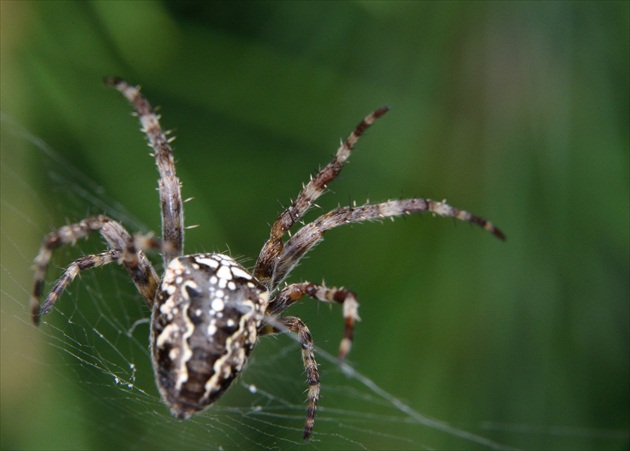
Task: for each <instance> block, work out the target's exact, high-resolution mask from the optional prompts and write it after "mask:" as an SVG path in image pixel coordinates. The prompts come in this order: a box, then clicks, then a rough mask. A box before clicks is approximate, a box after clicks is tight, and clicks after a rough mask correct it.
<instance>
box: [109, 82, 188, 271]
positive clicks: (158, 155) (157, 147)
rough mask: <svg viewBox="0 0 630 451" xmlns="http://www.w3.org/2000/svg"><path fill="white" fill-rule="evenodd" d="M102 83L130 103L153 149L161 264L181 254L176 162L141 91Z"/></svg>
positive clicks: (181, 215)
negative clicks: (160, 215) (158, 208)
mask: <svg viewBox="0 0 630 451" xmlns="http://www.w3.org/2000/svg"><path fill="white" fill-rule="evenodd" d="M105 84H106V85H109V86H113V87H115V88H116V89H117V90H118V91H120V92H121V93H122V94H123V95H124V96H125V97H126V98H127V100H128V101H129V102H130V103H131V105H132V106H133V108H134V109H135V111H136V113H137V114H138V117H139V119H140V124H141V126H142V129H141V130H142V132H143V133H145V134H146V136H147V139H148V141H149V146H150V147H151V148H152V149H153V155H154V156H155V162H156V165H157V168H158V172H159V173H160V180H159V182H158V185H159V192H160V202H161V211H162V242H163V243H164V250H163V257H164V265H165V266H166V265H168V263H169V262H170V261H171V260H172V259H173V258H176V257H179V256H181V255H182V254H183V249H184V209H183V203H182V195H181V184H180V182H179V178H177V175H175V161H174V159H173V150H172V149H171V146H170V144H169V143H170V142H171V141H172V140H173V139H174V138H170V139H169V138H167V137H166V133H164V132H163V131H162V128H161V127H160V116H159V115H157V114H155V113H154V112H153V109H152V108H151V104H150V103H149V101H148V100H147V99H146V98H145V97H144V96H143V95H142V94H141V93H140V88H139V87H136V86H130V85H129V84H128V83H127V82H126V81H124V80H122V79H120V78H118V77H107V78H105Z"/></svg>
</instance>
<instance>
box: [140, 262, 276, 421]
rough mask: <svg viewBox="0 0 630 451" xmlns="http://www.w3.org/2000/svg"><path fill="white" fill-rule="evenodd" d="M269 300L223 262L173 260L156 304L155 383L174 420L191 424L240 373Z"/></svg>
mask: <svg viewBox="0 0 630 451" xmlns="http://www.w3.org/2000/svg"><path fill="white" fill-rule="evenodd" d="M268 297H269V293H268V291H267V290H266V288H265V287H264V286H263V285H262V284H260V283H259V282H258V281H257V280H256V279H254V278H253V277H252V276H251V275H250V274H249V273H248V272H247V271H246V270H245V269H244V268H243V267H242V266H241V265H239V264H238V263H236V261H234V260H233V259H232V258H231V257H229V256H226V255H221V254H195V255H188V256H184V257H179V258H176V259H173V260H172V261H171V262H170V263H169V265H168V267H167V268H166V271H165V273H164V278H163V279H162V282H161V284H160V288H159V291H158V293H157V296H156V299H155V303H154V305H153V319H152V322H151V323H152V327H151V347H152V356H153V367H154V371H155V378H156V382H157V385H158V388H159V390H160V393H161V395H162V398H163V399H164V401H165V402H166V404H167V405H168V407H169V408H170V409H171V412H172V413H173V415H175V416H176V417H179V418H188V417H190V416H191V415H192V414H194V413H195V412H198V411H200V410H203V409H205V408H206V407H208V406H209V405H210V404H212V403H213V402H214V401H216V400H217V399H218V398H219V397H220V396H221V395H222V394H223V393H224V392H225V390H226V389H227V388H228V386H229V385H230V384H231V382H232V381H233V380H234V378H235V377H236V376H237V375H238V373H239V372H240V371H241V369H242V368H243V366H244V365H245V362H246V361H247V357H248V356H249V353H250V351H251V350H252V348H253V346H254V344H255V343H256V338H257V329H258V327H259V326H260V323H261V321H262V319H263V317H264V313H265V309H266V308H267V302H268Z"/></svg>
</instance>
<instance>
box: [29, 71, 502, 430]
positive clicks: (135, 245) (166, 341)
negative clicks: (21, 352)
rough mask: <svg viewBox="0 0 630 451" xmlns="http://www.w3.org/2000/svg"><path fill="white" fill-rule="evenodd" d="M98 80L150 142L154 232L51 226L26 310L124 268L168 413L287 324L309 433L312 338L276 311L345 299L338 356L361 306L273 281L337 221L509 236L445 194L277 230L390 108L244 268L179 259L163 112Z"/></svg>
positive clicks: (345, 147) (113, 225)
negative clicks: (139, 304)
mask: <svg viewBox="0 0 630 451" xmlns="http://www.w3.org/2000/svg"><path fill="white" fill-rule="evenodd" d="M105 83H106V84H107V85H110V86H113V87H115V88H116V89H117V90H118V91H120V92H121V93H122V94H123V95H124V96H125V97H126V98H127V100H129V102H130V103H131V104H132V106H133V108H134V110H135V112H136V113H137V115H138V118H139V120H140V124H141V126H142V131H143V132H144V133H145V134H146V136H147V139H148V141H149V146H150V147H151V148H152V150H153V156H154V157H155V161H156V166H157V168H158V172H159V175H160V177H159V180H158V188H159V194H160V202H161V213H162V238H161V240H155V239H152V238H151V237H149V236H143V235H136V236H132V235H130V234H129V232H127V231H126V230H125V228H124V227H123V226H122V225H121V224H119V223H118V222H116V221H113V220H112V219H110V218H108V217H106V216H103V215H98V216H92V217H89V218H85V219H83V220H81V221H79V222H77V223H74V224H70V225H67V226H63V227H61V228H59V229H58V230H56V231H54V232H51V233H49V234H48V235H47V236H46V237H45V238H44V241H43V243H42V245H41V247H40V250H39V253H38V255H37V257H36V258H35V280H34V286H33V294H32V297H31V316H32V319H33V322H34V323H35V324H38V323H39V320H40V318H41V316H42V315H44V314H46V313H47V312H48V311H50V310H51V309H52V307H53V305H54V303H55V301H56V300H57V299H58V298H59V296H60V295H61V294H62V293H63V291H64V289H65V288H66V287H67V286H68V285H69V284H70V283H71V282H72V281H73V280H74V279H75V278H76V276H77V275H78V274H79V273H80V272H81V271H83V270H86V269H90V268H94V267H98V266H103V265H107V264H110V263H118V264H120V265H121V266H123V267H124V268H125V270H126V271H127V272H128V274H129V276H130V278H131V280H132V281H133V283H134V284H135V285H136V288H137V289H138V291H139V292H140V294H141V295H142V297H143V298H144V300H145V301H146V303H147V305H148V306H149V307H150V308H151V309H152V317H151V349H152V363H153V368H154V372H155V378H156V383H157V386H158V389H159V391H160V394H161V395H162V398H163V399H164V401H165V403H166V404H167V405H168V407H169V408H170V410H171V412H172V413H173V415H175V416H176V417H179V418H183V419H185V418H188V417H190V415H192V414H194V413H195V412H198V411H201V410H203V409H205V408H206V407H208V406H210V405H211V404H212V403H213V402H214V401H216V400H217V399H218V398H219V397H220V396H221V395H222V394H223V393H224V392H225V391H226V390H227V388H228V387H229V385H230V384H231V382H232V381H233V380H234V379H235V378H236V376H237V375H238V373H239V372H240V371H241V370H242V369H243V367H244V365H245V363H246V361H247V358H248V356H249V354H250V352H251V350H252V348H253V347H254V346H255V344H256V341H257V339H258V337H260V336H262V335H269V334H277V333H282V332H287V331H291V332H294V333H295V334H297V337H298V340H299V341H300V344H301V347H302V360H303V363H304V369H305V371H306V377H307V381H308V385H309V388H308V395H307V399H308V405H307V409H306V420H305V423H304V432H303V437H304V438H305V439H307V438H309V437H310V436H311V433H312V431H313V425H314V423H315V412H316V410H317V405H318V402H319V389H320V388H319V387H320V383H319V372H318V369H317V362H316V361H315V355H314V351H313V348H314V346H313V339H312V337H311V333H310V331H309V330H308V327H307V326H306V324H304V322H303V321H302V320H301V319H299V318H297V317H292V316H281V315H282V314H283V312H284V311H285V310H287V309H288V308H289V307H290V306H291V305H293V304H294V303H295V302H297V301H299V300H300V299H301V298H303V297H304V296H309V297H311V298H313V299H315V300H318V301H321V302H330V303H337V304H341V305H342V306H343V317H344V323H345V330H344V336H343V338H342V340H341V344H340V346H339V357H340V358H344V357H345V356H346V355H347V354H348V352H349V351H350V347H351V344H352V335H353V331H354V323H355V321H357V320H358V319H359V316H358V303H357V300H356V297H355V295H354V293H353V292H351V291H349V290H345V289H343V288H328V287H326V286H324V285H317V284H314V283H311V282H300V283H293V284H289V285H287V286H285V287H284V288H280V284H281V283H282V282H283V281H284V280H285V279H286V278H287V277H288V276H289V274H290V272H291V270H292V269H293V268H294V267H295V266H296V265H297V264H298V263H299V261H300V259H301V258H302V257H304V255H305V254H306V253H307V252H309V251H310V250H311V249H313V247H314V246H315V245H316V244H317V243H319V242H320V241H321V240H322V239H323V235H324V233H325V232H327V231H328V230H331V229H333V228H335V227H339V226H342V225H345V224H351V223H359V222H365V221H370V220H378V219H382V218H386V217H390V218H394V217H398V216H403V215H407V214H422V213H427V212H429V213H432V214H434V215H439V216H445V217H451V218H455V219H458V220H461V221H465V222H468V223H471V224H476V225H478V226H480V227H481V228H483V229H485V230H486V231H488V232H490V233H492V234H493V235H495V236H496V237H498V238H500V239H505V236H504V235H503V233H502V232H501V231H500V230H499V229H497V228H496V227H495V226H494V225H493V224H492V223H491V222H489V221H486V220H485V219H483V218H481V217H479V216H475V215H473V214H471V213H469V212H467V211H465V210H459V209H457V208H454V207H451V206H450V205H448V204H447V203H446V202H445V201H442V202H439V201H433V200H431V199H424V198H413V199H400V200H389V201H387V202H382V203H377V204H365V205H361V206H351V207H339V208H336V209H334V210H332V211H329V212H328V213H325V214H323V215H321V216H320V217H318V218H316V219H315V220H314V221H312V222H310V223H307V224H306V225H303V226H302V227H301V228H299V229H298V230H297V231H295V233H294V234H293V235H292V236H291V237H290V238H288V239H287V240H286V241H285V240H284V235H285V234H286V233H287V232H288V231H289V230H290V229H291V228H292V227H293V226H295V224H296V223H297V222H298V221H300V219H301V218H302V217H303V216H304V215H305V214H306V213H307V212H308V210H309V209H310V207H311V206H312V205H313V203H314V202H315V201H316V200H317V198H319V197H320V196H321V195H322V194H323V193H324V191H325V190H326V187H327V186H328V184H329V183H331V182H332V181H333V180H334V179H335V178H336V177H337V176H338V175H339V173H340V171H341V170H342V168H343V166H344V164H345V163H346V161H347V160H348V158H349V157H350V154H351V153H352V150H353V148H354V145H355V144H356V142H357V141H358V139H359V138H360V136H361V135H362V134H363V132H364V131H365V130H366V129H367V128H368V127H370V126H371V125H372V124H373V123H374V121H376V120H377V119H378V118H379V117H381V116H382V115H383V114H385V113H386V112H387V110H388V108H387V107H383V108H379V109H377V110H375V111H374V112H373V113H371V114H369V115H368V116H366V117H365V118H364V119H363V120H362V121H361V122H360V123H359V125H357V127H356V128H355V129H354V131H353V132H352V133H351V134H350V136H349V137H348V138H347V139H346V140H345V141H342V143H341V145H340V147H339V149H338V150H337V153H336V155H335V157H334V159H333V160H332V161H331V162H330V163H329V164H328V165H326V166H325V167H324V168H322V169H321V170H320V171H319V172H318V173H317V174H316V175H315V176H313V177H312V178H311V180H310V181H309V182H308V183H307V184H306V185H305V186H304V187H303V189H302V191H301V192H300V193H299V194H298V196H297V197H296V199H295V201H294V202H293V203H292V204H291V205H290V206H289V207H288V208H286V209H285V210H284V211H283V212H282V213H280V215H279V216H278V218H277V219H276V221H275V222H274V224H273V226H272V228H271V233H270V236H269V239H268V240H267V242H266V243H265V244H264V246H263V248H262V250H261V252H260V255H259V256H258V260H257V262H256V265H255V267H254V269H253V271H252V273H251V274H250V273H249V272H247V271H246V270H245V269H244V268H243V267H242V266H240V265H239V264H238V263H236V262H235V261H234V260H233V259H232V258H231V257H229V256H226V255H220V254H194V255H187V256H185V255H184V251H183V249H184V230H185V228H184V216H183V202H182V199H181V186H180V182H179V179H178V178H177V176H176V174H175V163H174V159H173V153H172V149H171V147H170V144H169V143H170V140H169V139H167V137H166V133H164V132H163V131H162V129H161V127H160V123H159V116H157V115H156V114H155V113H154V112H153V109H152V108H151V105H150V104H149V102H148V101H147V100H146V99H145V98H144V97H143V96H142V95H141V94H140V90H139V88H138V87H133V86H130V85H129V84H127V82H125V81H124V80H121V79H119V78H116V77H108V78H106V79H105ZM93 232H99V233H100V234H101V235H102V236H103V238H104V239H105V241H106V242H107V245H108V250H106V251H105V252H102V253H100V254H93V255H86V256H84V257H81V258H79V259H77V260H75V261H74V262H73V263H71V264H70V266H69V267H68V268H67V269H66V271H65V273H64V274H63V275H62V276H61V277H60V278H59V280H57V282H56V283H55V285H54V286H53V288H52V289H51V291H50V292H49V293H48V295H47V296H46V299H45V301H44V304H43V305H42V306H41V307H40V297H41V295H42V292H43V286H44V280H45V273H46V268H47V267H48V264H49V262H50V258H51V256H52V251H53V250H54V249H56V248H58V247H60V246H63V245H66V244H74V243H75V242H76V241H77V240H78V239H81V238H85V237H87V236H88V235H90V234H91V233H93ZM149 248H154V249H159V250H160V251H161V254H162V257H163V258H164V263H165V267H166V270H165V272H164V275H163V277H162V278H161V279H160V277H159V276H158V274H157V273H156V272H155V270H154V269H153V266H152V265H151V262H150V261H149V260H148V258H147V257H146V256H145V254H144V250H146V249H149Z"/></svg>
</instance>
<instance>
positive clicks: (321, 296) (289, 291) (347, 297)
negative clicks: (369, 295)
mask: <svg viewBox="0 0 630 451" xmlns="http://www.w3.org/2000/svg"><path fill="white" fill-rule="evenodd" d="M304 296H310V297H311V298H313V299H315V300H318V301H321V302H334V303H337V304H341V305H342V306H343V317H344V320H345V329H344V334H343V338H342V340H341V343H340V345H339V358H340V359H345V358H346V356H347V355H348V352H350V348H351V347H352V337H353V335H354V323H355V321H359V319H360V318H359V314H358V310H359V303H358V302H357V299H356V296H355V295H354V293H353V292H352V291H350V290H346V289H344V288H328V287H326V286H324V285H316V284H314V283H311V282H302V283H294V284H292V285H289V286H287V287H285V288H284V289H283V290H281V291H280V292H279V293H278V294H277V295H276V296H275V297H274V298H273V299H272V300H271V301H269V306H268V307H267V314H269V315H272V316H277V315H279V314H281V313H282V312H284V311H285V310H286V309H288V308H289V307H290V306H291V305H293V304H294V303H296V302H297V301H299V300H300V299H302V298H303V297H304Z"/></svg>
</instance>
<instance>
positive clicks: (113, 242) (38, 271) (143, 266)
mask: <svg viewBox="0 0 630 451" xmlns="http://www.w3.org/2000/svg"><path fill="white" fill-rule="evenodd" d="M92 232H100V234H101V235H102V236H103V238H105V240H106V241H107V244H108V245H109V247H110V252H104V253H102V254H97V255H95V256H87V257H82V258H80V259H77V260H76V261H75V262H74V263H73V264H72V265H70V267H68V269H67V270H66V273H65V274H64V275H63V276H62V277H61V278H60V279H59V281H58V282H57V284H56V285H55V288H54V289H53V291H51V293H50V294H49V295H48V298H47V299H46V302H45V306H46V305H48V308H47V309H45V308H42V311H41V312H40V305H39V302H40V298H41V295H42V290H43V287H44V280H45V276H46V269H47V268H48V264H49V263H50V259H51V257H52V252H53V250H54V249H57V248H59V247H61V246H64V245H67V244H69V245H74V244H75V243H76V242H77V240H79V239H82V238H87V237H88V236H89V235H90V234H91V233H92ZM148 247H160V243H159V242H157V241H155V240H153V239H151V238H150V237H144V236H141V235H138V236H136V237H132V236H131V235H129V233H128V232H127V231H126V230H125V229H124V228H123V226H122V225H120V224H119V223H118V222H116V221H113V220H111V219H110V218H108V217H107V216H104V215H98V216H91V217H89V218H86V219H83V220H82V221H79V222H77V223H74V224H69V225H66V226H63V227H61V228H59V229H58V230H56V231H54V232H51V233H49V234H48V235H46V237H45V238H44V240H43V242H42V245H41V246H40V249H39V253H38V254H37V257H36V258H35V277H34V283H33V294H32V295H31V318H32V320H33V322H34V323H35V324H37V323H38V322H39V318H40V315H41V314H44V313H46V312H47V311H48V310H50V308H51V307H52V304H53V303H54V302H55V300H56V298H57V297H58V296H59V294H61V292H62V291H63V289H64V288H65V287H66V286H67V285H68V283H70V282H71V281H72V280H73V279H74V278H75V277H76V275H77V274H78V271H80V270H82V269H87V268H92V267H95V266H102V265H104V264H108V263H112V261H116V262H118V263H120V264H121V265H123V266H124V267H125V269H126V270H127V272H128V273H129V275H130V276H131V278H132V280H133V282H134V284H135V285H136V287H137V288H138V291H139V292H140V294H142V297H143V298H144V299H145V300H146V302H147V304H149V306H151V305H152V304H153V297H154V296H155V291H156V289H157V285H158V283H159V277H158V276H157V274H156V273H155V270H154V269H153V267H152V266H151V263H150V262H149V260H148V259H147V258H146V256H145V255H144V253H143V252H142V250H141V248H148ZM89 257H95V258H94V259H93V260H90V259H89ZM96 257H98V258H96ZM114 258H115V260H112V259H114ZM72 274H74V275H72ZM62 280H66V281H67V282H66V283H65V284H63V283H62ZM55 290H57V291H55ZM44 310H45V311H44Z"/></svg>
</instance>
